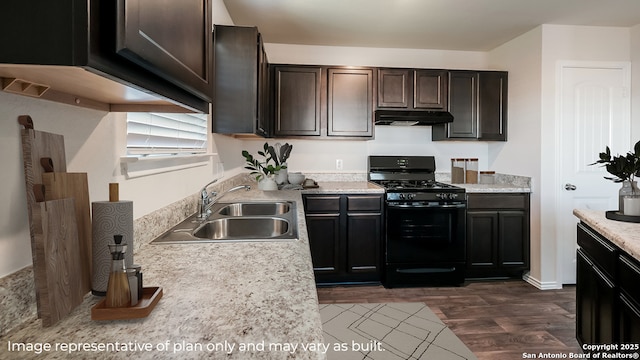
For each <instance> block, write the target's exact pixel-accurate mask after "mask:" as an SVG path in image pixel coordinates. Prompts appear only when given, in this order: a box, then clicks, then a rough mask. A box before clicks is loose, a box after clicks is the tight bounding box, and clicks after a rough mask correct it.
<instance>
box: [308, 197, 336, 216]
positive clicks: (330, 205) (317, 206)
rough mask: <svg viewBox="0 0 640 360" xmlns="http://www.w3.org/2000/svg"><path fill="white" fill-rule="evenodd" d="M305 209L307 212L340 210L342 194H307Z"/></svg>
mask: <svg viewBox="0 0 640 360" xmlns="http://www.w3.org/2000/svg"><path fill="white" fill-rule="evenodd" d="M304 210H305V211H306V212H307V213H334V212H340V195H336V196H305V197H304Z"/></svg>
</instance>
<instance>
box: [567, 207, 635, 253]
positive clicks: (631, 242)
mask: <svg viewBox="0 0 640 360" xmlns="http://www.w3.org/2000/svg"><path fill="white" fill-rule="evenodd" d="M573 214H574V215H575V216H576V217H578V219H580V220H582V221H583V222H584V223H585V224H587V225H589V226H590V227H591V228H592V229H594V230H595V231H597V232H598V233H600V234H601V235H602V236H604V237H605V238H607V239H609V240H610V241H611V242H612V243H614V244H615V245H616V246H618V247H619V248H620V249H622V250H624V251H625V252H627V253H628V254H629V255H630V256H632V257H633V258H635V259H636V260H639V261H640V224H639V223H630V222H624V221H616V220H609V219H607V218H606V217H605V212H604V211H596V210H587V209H575V210H573Z"/></svg>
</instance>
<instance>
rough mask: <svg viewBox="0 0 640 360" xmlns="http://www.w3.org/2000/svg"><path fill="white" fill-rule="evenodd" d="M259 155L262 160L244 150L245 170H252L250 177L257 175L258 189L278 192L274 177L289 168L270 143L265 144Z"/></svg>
mask: <svg viewBox="0 0 640 360" xmlns="http://www.w3.org/2000/svg"><path fill="white" fill-rule="evenodd" d="M290 151H291V150H289V152H290ZM258 155H260V156H261V157H262V159H261V160H260V159H258V158H255V157H254V156H253V155H252V154H250V153H249V152H248V151H247V150H242V156H243V157H244V158H245V160H246V165H245V167H244V168H245V169H247V170H251V173H250V175H256V181H258V188H260V189H261V190H277V189H278V185H277V184H276V183H275V180H274V175H275V173H276V172H278V171H280V170H281V169H285V168H286V167H287V166H286V165H283V164H282V162H281V161H280V160H279V159H278V157H277V156H276V151H275V149H274V148H273V146H270V145H269V143H266V142H265V143H264V145H263V147H262V150H261V151H258ZM287 157H288V155H287ZM285 160H286V158H285ZM272 163H273V164H272ZM274 187H275V189H274Z"/></svg>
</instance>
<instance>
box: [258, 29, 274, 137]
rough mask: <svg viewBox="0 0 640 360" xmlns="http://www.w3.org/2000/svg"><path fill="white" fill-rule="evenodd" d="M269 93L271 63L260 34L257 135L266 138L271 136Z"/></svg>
mask: <svg viewBox="0 0 640 360" xmlns="http://www.w3.org/2000/svg"><path fill="white" fill-rule="evenodd" d="M269 93H270V92H269V61H268V60H267V53H266V51H265V50H264V44H263V42H262V36H261V35H260V34H258V106H257V111H258V114H257V117H256V119H257V123H256V133H257V134H258V135H262V136H264V137H268V136H270V135H271V124H270V119H271V117H270V116H269Z"/></svg>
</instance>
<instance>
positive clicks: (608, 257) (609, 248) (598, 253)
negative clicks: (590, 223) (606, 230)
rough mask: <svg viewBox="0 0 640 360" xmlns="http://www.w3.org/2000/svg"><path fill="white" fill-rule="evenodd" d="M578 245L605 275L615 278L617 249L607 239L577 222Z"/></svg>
mask: <svg viewBox="0 0 640 360" xmlns="http://www.w3.org/2000/svg"><path fill="white" fill-rule="evenodd" d="M578 246H580V247H581V248H582V249H583V251H584V252H585V253H586V254H587V255H589V258H591V259H592V260H593V262H595V263H596V265H597V266H598V267H600V268H601V269H602V271H604V272H606V273H607V275H608V276H609V277H610V278H612V279H615V278H616V276H615V275H616V267H617V264H616V263H617V256H618V251H617V250H616V248H615V247H614V246H613V245H612V244H609V242H608V241H607V240H604V239H601V238H600V236H598V235H597V234H596V233H595V232H593V231H592V230H591V229H590V228H588V227H587V226H586V225H584V224H582V223H580V224H578Z"/></svg>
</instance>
